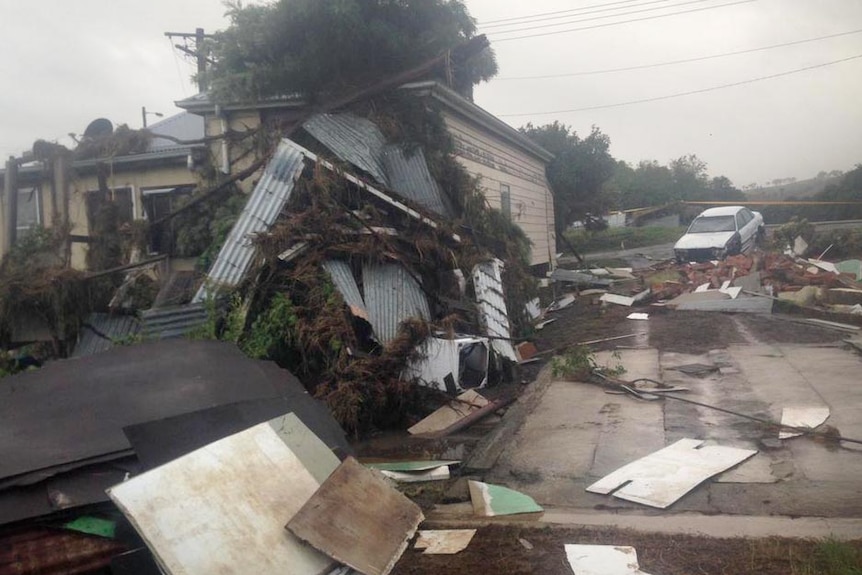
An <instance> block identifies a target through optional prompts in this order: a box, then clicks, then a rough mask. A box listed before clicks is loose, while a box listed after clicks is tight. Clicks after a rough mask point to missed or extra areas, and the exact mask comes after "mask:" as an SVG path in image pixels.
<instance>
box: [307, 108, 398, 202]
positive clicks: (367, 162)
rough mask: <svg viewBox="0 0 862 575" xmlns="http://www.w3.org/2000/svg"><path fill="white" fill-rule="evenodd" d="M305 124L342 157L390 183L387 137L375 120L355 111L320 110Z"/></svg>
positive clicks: (383, 181)
mask: <svg viewBox="0 0 862 575" xmlns="http://www.w3.org/2000/svg"><path fill="white" fill-rule="evenodd" d="M302 127H303V128H304V129H305V131H306V132H308V133H309V134H311V135H312V136H314V139H316V140H317V141H318V142H320V143H321V144H323V145H324V146H326V147H327V148H329V150H330V151H331V152H332V153H333V154H335V155H336V156H338V157H339V158H340V159H341V160H343V161H345V162H348V163H350V164H353V165H354V166H356V167H357V168H359V169H360V170H362V171H364V172H367V173H369V174H371V176H372V177H373V178H374V179H375V180H377V182H378V183H380V184H383V185H388V184H389V180H388V178H387V177H386V169H385V168H384V164H383V147H384V146H385V145H386V139H385V138H384V137H383V134H382V133H381V132H380V130H379V129H378V128H377V126H375V125H374V123H373V122H372V121H371V120H367V119H365V118H360V117H358V116H354V115H352V114H317V115H315V116H312V117H311V119H309V120H308V121H307V122H305V123H304V124H303V125H302Z"/></svg>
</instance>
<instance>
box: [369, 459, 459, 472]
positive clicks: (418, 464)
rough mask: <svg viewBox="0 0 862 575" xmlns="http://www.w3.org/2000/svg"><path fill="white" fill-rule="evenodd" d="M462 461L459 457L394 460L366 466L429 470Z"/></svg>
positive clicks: (399, 469) (391, 469)
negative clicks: (435, 459)
mask: <svg viewBox="0 0 862 575" xmlns="http://www.w3.org/2000/svg"><path fill="white" fill-rule="evenodd" d="M459 463H461V462H460V461H458V460H457V459H455V460H445V459H441V460H438V461H392V462H386V463H365V464H364V465H365V466H366V467H372V468H374V469H379V470H381V471H407V472H410V471H428V470H429V469H436V468H438V467H443V466H444V465H457V464H459Z"/></svg>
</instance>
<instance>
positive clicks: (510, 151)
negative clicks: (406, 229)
mask: <svg viewBox="0 0 862 575" xmlns="http://www.w3.org/2000/svg"><path fill="white" fill-rule="evenodd" d="M444 118H445V121H446V126H447V128H448V129H449V133H450V134H451V135H452V138H453V139H454V141H455V155H456V157H457V158H458V162H459V163H460V164H461V165H462V166H464V168H465V169H466V170H467V171H468V172H469V173H470V174H471V175H473V176H480V177H481V180H480V185H481V187H482V190H483V191H484V192H485V197H486V198H487V200H488V203H489V204H490V206H491V207H492V208H497V209H500V207H501V197H500V186H501V185H507V186H509V193H510V197H511V205H512V221H513V222H515V223H516V224H517V225H518V226H519V227H520V228H521V229H522V230H524V233H526V234H527V237H528V238H530V241H531V242H532V243H533V245H532V253H531V261H530V263H531V264H532V265H539V264H545V263H549V262H550V261H551V260H552V254H553V253H554V251H555V249H556V246H555V242H556V238H555V235H554V199H553V196H552V195H551V189H550V186H549V185H548V180H547V178H546V177H545V163H544V162H543V161H542V160H540V159H538V158H535V157H533V156H532V155H530V154H528V153H526V152H524V151H522V150H519V149H518V148H517V147H515V146H514V145H512V144H510V143H508V142H507V141H506V140H504V139H503V138H501V137H499V136H496V135H494V134H492V133H489V131H488V130H483V129H480V128H478V127H476V126H475V125H474V124H472V123H471V122H469V121H468V120H466V119H464V118H462V117H460V116H457V115H454V114H450V113H446V114H444Z"/></svg>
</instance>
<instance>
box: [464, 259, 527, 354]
mask: <svg viewBox="0 0 862 575" xmlns="http://www.w3.org/2000/svg"><path fill="white" fill-rule="evenodd" d="M473 285H474V287H475V289H476V302H477V304H478V305H479V312H480V321H481V323H482V326H483V327H484V328H485V333H486V334H487V335H488V336H490V337H491V338H500V339H492V340H491V347H492V348H493V349H494V351H496V352H497V353H498V354H500V355H501V356H503V357H505V358H506V359H508V360H510V361H513V362H516V363H517V361H518V356H517V354H516V353H515V348H514V347H512V342H511V338H512V332H511V329H510V327H509V312H508V310H507V309H506V299H505V296H504V294H503V262H501V261H500V260H498V259H494V260H491V261H487V262H483V263H481V264H479V265H477V266H476V267H474V268H473Z"/></svg>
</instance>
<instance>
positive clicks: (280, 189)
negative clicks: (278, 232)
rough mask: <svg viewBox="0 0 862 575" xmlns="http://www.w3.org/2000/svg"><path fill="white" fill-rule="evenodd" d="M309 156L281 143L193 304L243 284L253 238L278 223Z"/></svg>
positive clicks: (291, 143) (283, 142)
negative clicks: (217, 292) (221, 289)
mask: <svg viewBox="0 0 862 575" xmlns="http://www.w3.org/2000/svg"><path fill="white" fill-rule="evenodd" d="M306 156H309V157H311V158H313V157H314V156H313V154H311V153H310V152H309V151H308V150H306V149H305V148H303V147H302V146H299V145H298V144H295V143H293V142H291V141H290V140H282V141H281V144H279V146H278V149H277V150H276V152H275V155H274V156H273V157H272V160H270V162H269V164H268V165H267V167H266V169H265V170H264V172H263V174H262V175H261V178H260V181H259V182H258V183H257V186H255V188H254V191H253V192H252V193H251V197H250V198H249V199H248V202H247V203H246V205H245V208H244V209H243V211H242V213H241V214H240V216H239V219H238V220H237V222H236V224H234V226H233V228H232V229H231V231H230V234H229V235H228V237H227V239H226V240H225V243H224V246H222V249H221V251H220V252H219V254H218V258H216V261H215V263H214V264H213V266H212V268H211V269H210V272H209V275H208V276H207V279H206V281H205V282H204V285H203V286H201V288H200V289H199V290H198V293H197V294H196V295H195V298H194V300H192V301H193V302H194V303H199V302H202V301H204V300H205V299H206V298H207V296H208V295H210V294H211V293H212V292H213V291H215V290H218V289H219V288H222V287H227V288H231V287H235V286H237V285H238V284H239V283H240V282H241V281H242V279H243V278H244V277H245V274H246V273H247V272H248V270H249V268H250V267H251V262H252V259H253V258H254V254H255V247H254V244H253V242H252V236H254V235H255V234H259V233H262V232H266V231H267V230H269V228H270V227H271V226H272V225H273V224H274V223H275V220H276V219H277V218H278V215H279V214H280V213H281V211H282V209H284V206H285V204H286V203H287V201H288V200H289V199H290V194H291V192H292V191H293V188H294V182H295V180H296V178H297V177H298V176H299V175H300V174H301V173H302V169H303V167H304V166H305V163H304V162H303V159H304V158H305V157H306Z"/></svg>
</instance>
